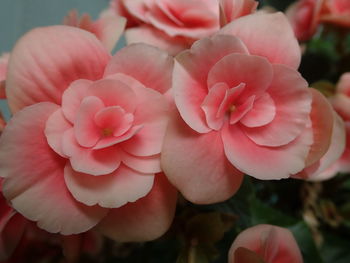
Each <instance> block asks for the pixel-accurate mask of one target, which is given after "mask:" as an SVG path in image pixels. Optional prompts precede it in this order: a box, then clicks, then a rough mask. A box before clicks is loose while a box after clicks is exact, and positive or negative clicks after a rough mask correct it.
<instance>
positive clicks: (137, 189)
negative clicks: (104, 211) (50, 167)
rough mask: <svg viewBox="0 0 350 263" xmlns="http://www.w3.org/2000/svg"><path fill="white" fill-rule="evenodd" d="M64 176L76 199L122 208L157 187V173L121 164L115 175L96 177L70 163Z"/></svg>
mask: <svg viewBox="0 0 350 263" xmlns="http://www.w3.org/2000/svg"><path fill="white" fill-rule="evenodd" d="M64 179H65V182H66V184H67V187H68V189H69V191H70V192H71V193H72V195H73V196H74V198H75V199H76V200H78V201H79V202H82V203H83V204H85V205H88V206H92V205H96V204H98V205H99V206H102V207H106V208H118V207H121V206H123V205H125V204H126V203H128V202H135V201H137V200H138V199H140V198H142V197H144V196H145V195H147V194H148V193H149V192H150V191H151V189H152V186H153V180H154V176H153V175H152V174H142V173H139V172H136V171H134V170H131V169H129V168H128V167H126V166H123V165H122V166H120V167H119V168H118V169H117V170H116V171H114V172H113V173H111V174H107V175H101V176H93V175H90V174H83V173H78V172H76V171H74V170H73V169H72V167H71V166H70V165H69V164H67V165H66V167H65V169H64Z"/></svg>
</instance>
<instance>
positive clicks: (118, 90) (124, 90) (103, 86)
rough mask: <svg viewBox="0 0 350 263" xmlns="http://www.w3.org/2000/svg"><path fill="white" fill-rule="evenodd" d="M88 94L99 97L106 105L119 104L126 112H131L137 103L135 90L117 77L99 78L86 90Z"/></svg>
mask: <svg viewBox="0 0 350 263" xmlns="http://www.w3.org/2000/svg"><path fill="white" fill-rule="evenodd" d="M88 94H89V95H90V96H96V97H98V98H100V99H101V100H102V101H103V103H104V105H105V106H106V107H110V106H119V107H121V108H122V109H123V110H125V112H127V113H133V112H134V111H135V109H136V105H137V103H135V100H136V98H137V97H136V94H135V92H134V91H133V90H132V89H131V88H130V87H129V85H127V84H125V83H124V82H122V81H120V80H117V79H101V80H99V81H96V82H94V83H93V84H92V85H91V86H90V87H89V90H88Z"/></svg>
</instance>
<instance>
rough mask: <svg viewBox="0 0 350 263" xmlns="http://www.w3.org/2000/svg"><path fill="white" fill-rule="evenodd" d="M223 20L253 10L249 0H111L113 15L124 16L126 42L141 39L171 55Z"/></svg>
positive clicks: (252, 3) (207, 33)
mask: <svg viewBox="0 0 350 263" xmlns="http://www.w3.org/2000/svg"><path fill="white" fill-rule="evenodd" d="M220 6H221V8H222V14H223V15H224V16H223V19H222V20H223V21H226V22H228V21H231V20H232V19H235V18H237V17H239V16H242V15H246V14H248V13H250V12H253V11H254V10H255V8H256V6H257V2H255V1H252V0H245V1H242V0H229V1H221V2H220V3H219V1H217V0H215V1H207V0H137V1H133V0H131V1H130V0H112V5H111V8H112V9H113V10H114V12H116V14H118V15H121V16H125V17H126V18H127V19H128V27H129V29H127V30H126V32H125V36H126V40H127V43H137V42H145V43H148V44H151V45H155V46H157V47H160V48H162V49H165V50H167V51H168V52H169V53H170V54H172V55H175V54H177V53H178V52H180V51H182V50H184V49H186V48H188V47H189V46H190V45H191V44H192V43H193V42H194V41H195V40H197V39H200V38H202V37H206V36H210V35H212V34H213V33H215V32H217V31H218V30H219V28H220V14H219V10H220Z"/></svg>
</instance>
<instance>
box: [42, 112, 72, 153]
mask: <svg viewBox="0 0 350 263" xmlns="http://www.w3.org/2000/svg"><path fill="white" fill-rule="evenodd" d="M71 128H72V125H71V124H70V123H69V122H68V121H67V119H66V118H65V117H64V115H63V112H62V109H58V110H56V111H55V112H54V113H52V114H51V115H50V117H49V118H48V119H47V121H46V125H45V136H46V139H47V143H48V144H49V145H50V147H51V148H52V149H53V150H54V151H55V152H56V153H57V154H59V155H61V156H62V157H67V156H66V155H65V154H64V153H63V151H62V138H63V134H64V132H65V131H66V130H68V129H71Z"/></svg>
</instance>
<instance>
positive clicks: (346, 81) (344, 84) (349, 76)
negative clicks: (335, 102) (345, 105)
mask: <svg viewBox="0 0 350 263" xmlns="http://www.w3.org/2000/svg"><path fill="white" fill-rule="evenodd" d="M338 92H339V93H343V94H345V95H347V96H348V97H350V73H344V74H343V75H342V76H341V78H340V80H339V82H338V84H337V93H338Z"/></svg>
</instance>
